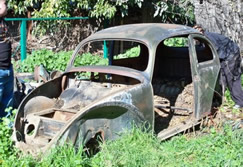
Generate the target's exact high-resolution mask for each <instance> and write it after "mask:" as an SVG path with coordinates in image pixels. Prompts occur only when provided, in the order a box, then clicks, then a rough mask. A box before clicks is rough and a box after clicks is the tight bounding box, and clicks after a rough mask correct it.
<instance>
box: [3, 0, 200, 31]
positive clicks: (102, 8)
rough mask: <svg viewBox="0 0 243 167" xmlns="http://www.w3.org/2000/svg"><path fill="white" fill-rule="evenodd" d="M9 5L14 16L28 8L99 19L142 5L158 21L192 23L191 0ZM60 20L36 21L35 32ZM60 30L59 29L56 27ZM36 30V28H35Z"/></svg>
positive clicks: (41, 14)
mask: <svg viewBox="0 0 243 167" xmlns="http://www.w3.org/2000/svg"><path fill="white" fill-rule="evenodd" d="M7 2H8V7H9V9H10V10H12V13H13V14H14V15H16V16H19V15H21V16H22V15H26V13H27V12H28V11H29V12H31V15H32V17H36V18H45V17H47V18H48V17H71V16H90V17H91V18H98V19H99V20H104V19H112V18H114V17H116V16H118V17H120V16H121V17H125V16H130V15H132V14H133V12H134V11H138V12H140V13H142V11H143V8H146V10H147V9H149V10H150V12H148V14H149V15H150V16H149V17H150V18H153V17H157V18H159V19H161V22H169V23H177V24H187V25H189V24H194V21H195V17H194V6H193V4H192V2H191V0H180V1H175V0H151V1H145V0H92V1H91V0H58V1H57V0H25V1H19V0H8V1H7ZM66 24H67V22H65V21H61V20H55V21H47V22H46V21H41V22H36V24H35V27H34V30H35V29H37V30H38V34H40V33H41V34H44V33H45V32H46V31H48V32H49V31H51V32H55V31H57V29H56V27H61V26H64V25H66ZM58 30H59V28H58ZM34 32H37V31H34Z"/></svg>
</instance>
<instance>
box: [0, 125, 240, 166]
mask: <svg viewBox="0 0 243 167" xmlns="http://www.w3.org/2000/svg"><path fill="white" fill-rule="evenodd" d="M242 137H243V130H242V129H237V130H232V126H230V125H227V124H226V125H225V126H224V127H223V128H222V129H221V130H220V131H219V132H216V131H215V129H214V128H211V129H210V133H209V134H207V135H200V136H196V137H193V138H192V137H190V138H188V137H186V136H177V137H174V138H172V139H171V140H168V141H164V142H159V141H158V140H157V138H155V137H154V136H153V135H152V134H151V133H144V132H142V131H140V130H139V129H135V128H134V129H133V130H132V131H130V132H127V133H125V134H124V135H123V136H122V137H121V138H120V139H119V140H116V141H113V142H106V143H103V144H102V145H101V151H100V152H99V153H98V154H96V155H94V156H92V157H91V158H88V157H87V155H86V154H84V152H83V150H82V149H80V150H78V152H76V153H75V150H74V148H72V147H69V146H63V147H59V148H56V149H54V150H53V151H52V152H51V153H50V154H49V155H48V156H45V157H44V158H43V159H42V160H41V161H38V160H35V159H33V158H31V157H29V156H20V157H19V156H16V155H10V156H9V157H8V158H6V159H4V160H2V161H1V165H2V166H9V167H10V166H11V167H15V166H16V167H25V166H26V167H27V166H41V167H49V166H53V167H57V166H71V167H75V166H80V167H81V166H85V167H86V166H87V167H112V166H114V167H117V166H118V167H123V166H124V167H135V166H136V167H155V166H161V167H162V166H203V167H204V166H242V165H243V158H242V157H243V147H242V146H243V140H242Z"/></svg>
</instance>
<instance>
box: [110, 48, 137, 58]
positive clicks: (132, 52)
mask: <svg viewBox="0 0 243 167" xmlns="http://www.w3.org/2000/svg"><path fill="white" fill-rule="evenodd" d="M140 51H141V49H140V46H136V47H133V48H131V49H128V50H127V51H126V52H125V53H123V54H119V55H117V56H114V59H124V58H131V57H138V56H139V54H140Z"/></svg>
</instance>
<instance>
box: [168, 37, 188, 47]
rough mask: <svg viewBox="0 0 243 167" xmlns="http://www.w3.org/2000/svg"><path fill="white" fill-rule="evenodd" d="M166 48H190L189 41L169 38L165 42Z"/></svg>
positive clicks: (183, 38) (180, 38)
mask: <svg viewBox="0 0 243 167" xmlns="http://www.w3.org/2000/svg"><path fill="white" fill-rule="evenodd" d="M164 44H165V45H166V46H171V47H185V46H188V39H187V38H185V37H176V38H169V39H166V40H165V41H164Z"/></svg>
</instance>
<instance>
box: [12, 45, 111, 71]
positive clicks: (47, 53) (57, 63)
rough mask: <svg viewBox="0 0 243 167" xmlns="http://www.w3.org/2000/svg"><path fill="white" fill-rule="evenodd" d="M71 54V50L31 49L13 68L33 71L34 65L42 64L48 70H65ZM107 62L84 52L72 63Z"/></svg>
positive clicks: (101, 63)
mask: <svg viewBox="0 0 243 167" xmlns="http://www.w3.org/2000/svg"><path fill="white" fill-rule="evenodd" d="M71 55H72V51H68V52H65V51H61V52H58V53H54V52H52V51H51V50H46V49H44V50H37V51H33V52H32V54H31V55H28V56H27V58H26V59H25V60H24V61H23V62H20V61H18V62H17V63H15V69H17V70H16V71H17V72H34V69H35V67H36V66H40V65H41V64H42V65H43V66H44V67H45V68H46V70H47V71H49V72H50V71H53V70H58V71H65V69H66V67H67V63H68V62H69V60H70V58H71ZM107 62H108V61H107V60H106V59H104V58H102V57H100V56H98V55H92V54H91V53H85V54H83V55H82V56H77V58H76V59H75V63H74V65H75V66H84V65H94V64H96V65H104V64H107Z"/></svg>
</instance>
